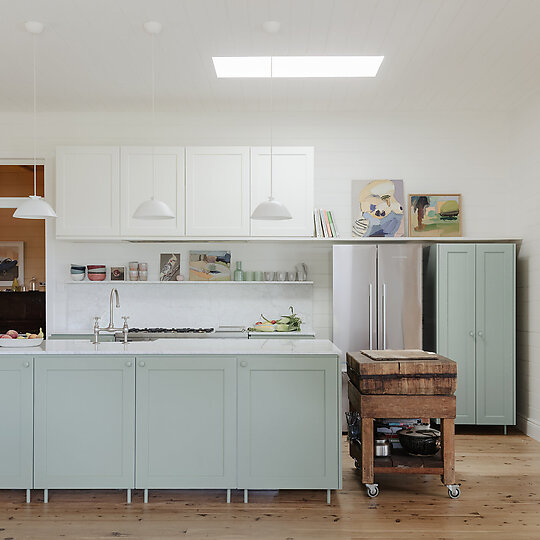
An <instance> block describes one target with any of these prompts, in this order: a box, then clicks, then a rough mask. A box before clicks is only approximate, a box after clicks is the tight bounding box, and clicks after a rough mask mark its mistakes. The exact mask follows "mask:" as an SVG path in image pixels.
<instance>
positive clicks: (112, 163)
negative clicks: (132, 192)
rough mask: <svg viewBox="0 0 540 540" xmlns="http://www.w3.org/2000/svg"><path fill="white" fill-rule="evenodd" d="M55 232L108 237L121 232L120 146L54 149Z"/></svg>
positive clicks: (71, 235)
mask: <svg viewBox="0 0 540 540" xmlns="http://www.w3.org/2000/svg"><path fill="white" fill-rule="evenodd" d="M56 213H57V214H58V219H57V220H56V235H57V236H59V237H75V238H77V237H82V238H107V237H116V236H119V234H120V149H119V148H118V147H117V146H63V147H58V148H57V149H56Z"/></svg>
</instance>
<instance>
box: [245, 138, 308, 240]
mask: <svg viewBox="0 0 540 540" xmlns="http://www.w3.org/2000/svg"><path fill="white" fill-rule="evenodd" d="M272 171H273V172H272V179H273V196H274V197H275V198H276V199H277V200H278V201H279V202H281V203H283V204H284V205H285V206H286V207H287V209H288V210H289V212H290V213H291V215H292V219H287V220H274V221H269V220H252V222H251V235H252V236H313V147H274V148H273V149H272ZM269 195H270V147H257V148H252V149H251V209H252V211H253V210H254V209H255V208H256V207H257V205H258V204H260V203H261V202H264V201H266V200H267V199H268V197H269Z"/></svg>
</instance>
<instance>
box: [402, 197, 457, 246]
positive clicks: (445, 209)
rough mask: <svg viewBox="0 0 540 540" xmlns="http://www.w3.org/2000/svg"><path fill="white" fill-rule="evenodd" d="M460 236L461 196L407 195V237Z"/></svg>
mask: <svg viewBox="0 0 540 540" xmlns="http://www.w3.org/2000/svg"><path fill="white" fill-rule="evenodd" d="M461 235H462V230H461V195H456V194H452V195H446V194H445V195H421V194H412V195H409V236H436V237H437V236H440V237H442V236H447V237H448V236H450V237H454V236H461Z"/></svg>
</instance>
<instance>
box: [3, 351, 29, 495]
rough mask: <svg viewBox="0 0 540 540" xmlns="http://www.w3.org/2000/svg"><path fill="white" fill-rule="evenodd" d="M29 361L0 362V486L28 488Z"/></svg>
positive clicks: (21, 358) (8, 359)
mask: <svg viewBox="0 0 540 540" xmlns="http://www.w3.org/2000/svg"><path fill="white" fill-rule="evenodd" d="M32 365H33V360H32V357H26V356H23V355H12V356H6V355H2V361H1V362H0V411H1V414H0V433H1V434H2V435H1V444H0V489H30V488H31V487H32V476H33V475H32V459H33V425H32V424H33V370H32Z"/></svg>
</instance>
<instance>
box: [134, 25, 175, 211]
mask: <svg viewBox="0 0 540 540" xmlns="http://www.w3.org/2000/svg"><path fill="white" fill-rule="evenodd" d="M161 28H162V26H161V23H158V22H157V21H148V22H146V23H144V29H145V30H146V31H147V32H148V33H149V34H150V35H151V36H152V135H154V134H155V124H156V74H155V61H154V37H155V36H156V35H157V34H159V33H160V32H161ZM155 195H156V164H155V151H154V147H153V146H152V197H151V198H150V199H149V200H146V201H143V202H142V203H141V204H140V205H139V206H138V207H137V209H136V210H135V212H134V213H133V217H134V218H135V219H174V217H175V216H174V213H173V211H172V210H171V209H170V207H169V205H168V204H167V203H166V202H163V201H160V200H158V199H156V198H155Z"/></svg>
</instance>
